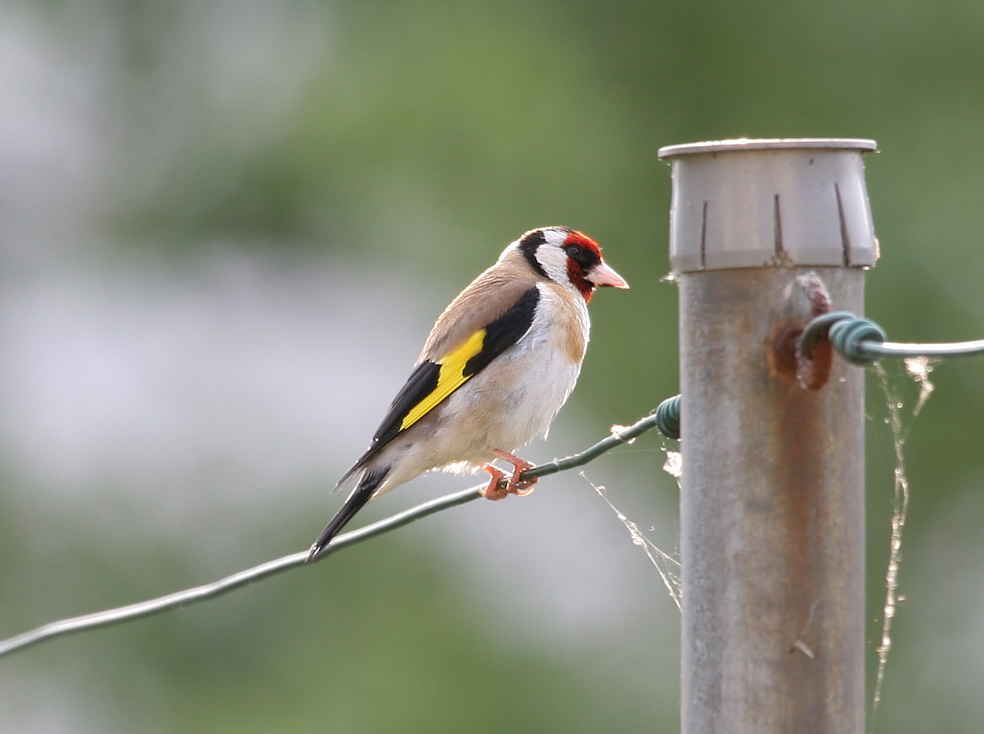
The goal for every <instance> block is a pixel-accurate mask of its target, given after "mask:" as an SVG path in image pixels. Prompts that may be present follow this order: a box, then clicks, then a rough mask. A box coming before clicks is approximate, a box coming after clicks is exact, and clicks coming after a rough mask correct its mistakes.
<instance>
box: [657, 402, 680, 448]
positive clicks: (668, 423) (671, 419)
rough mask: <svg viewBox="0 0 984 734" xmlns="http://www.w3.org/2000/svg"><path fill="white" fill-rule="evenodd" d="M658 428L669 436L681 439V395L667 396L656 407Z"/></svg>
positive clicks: (677, 439)
mask: <svg viewBox="0 0 984 734" xmlns="http://www.w3.org/2000/svg"><path fill="white" fill-rule="evenodd" d="M656 428H658V429H659V432H660V433H662V434H663V435H664V436H666V437H667V438H672V439H674V440H676V441H679V440H680V396H679V395H675V396H673V397H672V398H667V399H666V400H664V401H663V402H662V403H660V404H659V406H658V407H657V408H656Z"/></svg>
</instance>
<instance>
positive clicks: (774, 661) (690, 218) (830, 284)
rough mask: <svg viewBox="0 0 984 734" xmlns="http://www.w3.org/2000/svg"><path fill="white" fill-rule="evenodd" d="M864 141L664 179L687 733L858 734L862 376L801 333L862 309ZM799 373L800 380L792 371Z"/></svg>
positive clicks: (773, 146)
mask: <svg viewBox="0 0 984 734" xmlns="http://www.w3.org/2000/svg"><path fill="white" fill-rule="evenodd" d="M874 149H875V143H874V141H871V140H830V139H814V140H801V139H794V140H733V141H719V142H713V143H695V144H692V145H677V146H670V147H667V148H663V149H661V150H660V152H659V154H660V158H663V159H667V160H669V161H670V162H671V165H672V174H673V201H672V206H671V213H670V261H671V266H672V270H673V273H674V275H675V276H676V278H677V280H678V281H679V287H680V374H681V393H682V396H683V403H682V429H683V435H682V442H681V448H682V453H683V476H682V492H681V502H680V505H681V511H680V515H681V520H680V522H681V553H682V558H683V633H682V639H683V642H682V676H683V680H682V703H681V706H682V730H683V732H684V734H698V733H699V734H711V733H719V732H729V733H731V732H735V733H738V734H744V733H746V732H747V733H751V732H755V734H778V733H779V732H783V734H791V733H794V732H795V733H800V732H809V733H810V734H823V733H826V732H829V733H830V734H852V733H853V734H862V733H863V732H864V711H865V687H864V645H865V634H864V628H865V618H864V615H865V606H864V392H863V388H864V374H863V372H862V371H861V370H859V369H857V368H855V367H851V366H848V365H846V364H845V363H844V362H843V361H842V360H840V359H838V358H836V357H834V358H833V359H831V358H830V356H831V353H830V349H829V344H827V343H824V344H823V345H818V348H817V350H816V351H815V353H814V354H813V359H812V361H809V362H807V361H802V360H801V361H802V364H799V365H797V355H796V354H795V351H794V346H795V344H796V339H795V337H796V335H797V334H798V330H800V329H801V328H802V326H803V325H804V324H805V323H806V322H807V321H808V320H809V319H810V318H811V317H812V316H814V315H818V314H819V313H822V312H824V311H827V310H841V309H844V310H850V311H853V312H854V313H856V314H861V313H863V301H864V270H865V269H867V268H869V267H871V266H873V265H874V264H875V260H876V259H877V256H878V255H877V241H876V240H875V238H874V232H873V227H872V221H871V213H870V208H869V204H868V197H867V190H866V186H865V181H864V164H863V160H862V154H863V153H864V152H867V151H871V150H874ZM797 369H798V372H797Z"/></svg>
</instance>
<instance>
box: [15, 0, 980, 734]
mask: <svg viewBox="0 0 984 734" xmlns="http://www.w3.org/2000/svg"><path fill="white" fill-rule="evenodd" d="M982 38H984V5H982V4H981V3H979V2H976V1H974V0H961V1H959V2H953V1H947V0H943V1H942V2H938V3H932V4H930V3H925V2H916V1H914V0H893V1H892V2H888V1H887V0H876V1H875V2H868V3H858V2H843V0H834V1H833V2H827V3H823V4H806V3H802V4H794V3H787V2H754V3H733V2H723V1H716V2H708V3H700V4H696V3H689V2H679V1H676V2H616V3H602V2H597V0H595V1H581V2H546V1H544V2H537V3H530V2H511V1H500V2H495V3H482V2H477V3H450V2H432V1H426V0H425V1H423V2H407V3H387V2H376V1H372V0H362V1H361V2H353V1H350V0H345V1H340V2H334V3H330V2H319V1H318V0H281V2H278V3H273V2H265V1H264V0H241V1H238V2H232V1H230V0H215V1H212V2H208V3H201V2H191V1H190V0H173V1H172V2H166V3H162V2H156V1H153V2H152V1H151V0H142V1H131V0H115V1H113V0H104V1H100V0H81V1H80V2H71V3H69V2H59V1H57V0H50V1H48V2H37V1H36V0H6V1H5V2H4V3H2V4H0V256H2V262H3V267H2V269H0V283H2V288H0V399H2V405H3V411H2V413H0V479H2V487H3V491H2V493H0V599H2V605H0V636H8V635H13V634H16V633H18V632H21V631H23V630H25V629H28V628H30V627H33V626H35V625H38V624H40V623H43V622H47V621H51V620H54V619H58V618H62V617H65V616H72V615H76V614H81V613H85V612H90V611H96V610H99V609H103V608H106V607H110V606H115V605H120V604H125V603H129V602H132V601H137V600H141V599H144V598H148V597H151V596H156V595H159V594H163V593H166V592H170V591H174V590H177V589H180V588H184V587H187V586H191V585H194V584H199V583H203V582H206V581H209V580H212V579H214V578H217V577H218V576H220V575H224V574H226V573H230V572H232V571H235V570H238V569H241V568H244V567H246V566H249V565H253V564H255V563H259V562H261V561H264V560H267V559H269V558H273V557H275V556H279V555H283V554H286V553H289V552H294V551H297V550H300V549H302V548H305V547H307V545H308V544H309V543H310V541H311V540H312V539H313V537H314V536H315V535H316V533H317V532H318V531H319V530H320V529H321V527H322V525H323V524H324V522H325V521H326V520H327V518H328V517H329V516H330V514H331V512H332V511H333V510H334V508H335V507H337V504H338V502H339V501H340V500H339V498H338V497H334V496H331V495H330V494H329V492H328V489H329V487H330V486H331V485H332V484H333V483H334V481H335V478H336V477H337V476H338V475H339V474H340V473H341V472H342V471H344V469H345V468H347V466H348V464H349V463H351V461H352V460H353V459H354V458H355V457H356V456H357V455H358V453H359V452H360V451H361V450H362V449H363V448H364V445H365V444H366V442H367V440H368V438H369V436H370V435H371V433H372V431H373V429H374V428H375V426H376V423H377V421H378V419H379V418H380V417H381V415H382V412H383V410H384V409H385V407H386V405H387V404H388V402H389V400H390V398H391V397H392V395H393V394H394V392H395V390H396V389H397V388H398V387H399V386H400V385H401V384H402V381H403V379H404V378H405V376H406V374H407V370H408V369H409V367H410V365H411V363H412V362H413V360H414V359H415V357H416V354H417V351H418V349H419V346H420V343H421V341H422V339H423V336H424V335H425V334H426V332H427V329H428V328H429V326H430V324H431V322H432V320H433V318H434V317H435V316H436V315H437V313H438V312H439V311H440V309H441V308H443V306H444V305H445V303H446V302H447V301H448V300H449V299H450V298H451V297H452V296H453V295H454V294H455V293H456V292H457V291H458V290H459V289H460V288H461V287H462V286H463V285H464V284H465V283H466V282H468V280H470V279H471V278H472V277H473V276H474V275H475V274H476V273H477V272H478V271H479V270H481V269H482V268H484V267H486V266H487V265H488V264H489V263H491V262H492V260H493V259H494V258H495V257H496V256H497V254H498V253H499V251H500V250H501V249H502V247H504V246H505V245H506V244H507V243H508V242H510V241H511V240H512V239H515V238H516V237H517V236H518V235H519V234H520V233H522V232H523V231H524V230H526V229H528V228H531V227H534V226H539V225H545V224H567V225H570V226H573V227H577V228H579V229H583V230H584V231H586V232H588V233H589V234H590V235H592V236H593V237H595V238H596V239H598V240H599V241H600V242H601V243H602V244H603V245H604V246H605V247H606V255H607V257H608V260H609V262H610V263H611V264H612V265H613V266H614V267H615V268H616V269H617V270H618V271H619V272H620V273H622V274H623V275H624V276H625V277H626V278H628V280H629V281H630V282H631V283H632V286H633V287H632V290H630V291H628V292H611V291H606V292H604V293H601V294H600V295H599V296H598V297H597V298H596V299H595V301H594V303H593V304H592V310H593V320H594V331H593V336H592V347H591V350H590V353H589V355H588V359H587V362H586V364H585V368H584V372H583V374H582V378H581V382H580V384H579V386H578V390H577V391H576V393H575V395H574V397H573V398H572V400H571V402H570V404H569V405H568V407H567V408H565V409H564V411H563V412H562V413H561V415H560V417H559V418H558V420H557V422H556V423H555V428H554V430H553V432H552V433H551V436H550V440H549V441H548V442H546V443H543V442H538V443H536V444H534V445H533V446H531V447H530V448H529V450H528V451H527V452H526V453H527V455H528V456H529V457H530V458H532V459H534V460H542V459H547V458H551V457H553V456H555V455H564V454H567V453H570V452H572V451H574V450H576V449H579V448H581V447H583V446H586V445H587V444H588V443H590V442H592V441H594V440H595V439H596V438H599V437H600V436H602V435H603V434H605V433H606V431H607V430H608V427H609V426H610V425H611V424H613V423H627V422H630V421H632V420H634V419H636V418H637V417H639V416H640V415H642V414H644V413H646V412H648V411H649V410H650V409H652V408H653V407H654V406H655V405H656V404H657V403H658V402H659V401H660V400H661V399H662V398H663V397H666V396H669V395H672V394H674V393H675V392H676V386H677V384H678V376H677V367H676V364H677V350H676V343H677V338H676V318H677V313H676V292H675V289H674V287H673V286H672V285H669V284H667V283H665V282H662V281H661V278H662V277H663V276H664V275H665V273H666V271H667V255H666V252H667V228H668V223H667V213H668V207H669V194H670V177H669V170H668V168H667V167H666V166H665V165H664V164H662V163H659V162H658V161H657V159H656V149H657V148H658V147H659V146H662V145H668V144H673V143H684V142H693V141H698V140H707V139H717V138H725V137H739V136H750V137H796V136H824V137H871V138H875V139H876V140H877V141H878V143H879V146H880V150H881V153H879V154H877V155H870V156H868V157H867V166H868V187H869V192H870V194H871V199H872V208H873V212H874V219H875V226H876V229H877V232H878V235H879V238H880V240H881V245H882V260H881V262H880V264H879V265H878V267H877V268H876V269H875V270H873V271H872V273H871V274H870V277H869V279H868V283H869V299H868V304H869V305H868V310H869V314H870V315H872V316H873V317H875V318H876V319H877V320H878V321H879V322H880V323H881V324H882V325H883V326H884V327H885V328H886V329H887V330H888V333H889V335H890V337H892V338H895V339H898V340H903V341H905V340H923V341H935V340H948V339H969V338H978V337H981V336H982V335H984V316H982V314H984V288H982V287H981V278H982V273H984V248H981V247H980V246H979V237H978V234H977V233H978V232H980V231H981V230H982V229H984V206H982V203H984V148H982V146H981V145H980V133H981V130H982V129H984V94H982V93H981V91H982V88H984V43H982V40H981V39H982ZM982 375H984V360H981V359H979V358H975V359H970V360H966V361H955V362H950V363H947V364H943V365H938V366H937V368H936V370H935V372H934V373H933V375H932V378H933V381H934V383H935V386H936V392H935V394H934V395H933V397H932V399H931V401H930V402H929V404H928V405H927V407H926V408H925V409H924V410H923V412H922V414H921V415H920V416H919V417H918V419H915V420H912V419H908V418H907V422H906V425H907V427H908V428H909V429H910V434H909V437H908V441H907V443H906V447H905V448H906V459H907V463H908V471H909V478H910V481H911V485H912V502H911V514H910V517H909V522H908V524H907V526H906V530H905V540H904V549H903V553H904V560H903V566H902V571H901V589H900V592H901V593H902V594H903V595H904V597H905V602H904V603H903V605H902V607H901V608H900V610H899V613H898V617H897V620H896V624H895V633H894V648H893V651H892V656H891V660H890V663H889V667H888V670H887V674H886V682H885V690H884V700H883V703H882V705H881V706H880V708H879V710H878V712H877V715H876V717H875V718H874V721H873V730H874V731H875V732H888V731H893V732H894V731H905V732H922V731H928V730H934V731H947V732H976V731H979V729H980V721H981V720H982V719H984V697H982V696H981V695H980V688H981V685H980V681H981V680H984V640H982V632H981V630H984V612H982V609H984V604H982V603H981V602H982V601H984V599H982V594H984V563H982V561H984V542H982V541H981V533H980V530H979V525H980V520H981V518H984V493H982V492H981V488H982V484H984V450H982V447H984V438H982V432H981V430H980V416H981V415H982V413H984V391H982V390H981V389H980V384H981V378H982ZM869 383H870V384H871V385H872V390H871V392H870V394H869V403H868V410H869V414H870V415H871V421H870V432H869V433H870V435H869V448H868V456H869V467H870V469H869V471H870V476H869V498H870V502H869V514H868V522H869V528H870V530H869V538H870V542H869V554H868V568H869V575H870V586H869V610H870V611H869V629H870V641H869V651H868V658H869V661H871V663H872V665H871V668H870V669H871V671H872V673H873V670H874V666H873V664H874V661H875V652H874V650H875V647H876V645H877V642H878V634H879V633H878V629H879V623H878V617H879V615H880V607H881V604H882V600H883V598H884V581H883V579H884V571H885V565H886V561H887V549H888V530H889V518H890V513H891V498H892V469H893V464H894V457H893V448H892V441H891V438H890V435H889V432H888V430H887V428H886V427H885V425H884V423H883V420H884V417H885V407H884V405H885V400H884V398H883V397H881V394H880V392H879V390H878V387H877V381H876V380H875V379H874V378H873V377H869ZM892 385H893V389H895V390H897V391H901V392H902V393H903V400H904V402H905V404H906V407H905V410H906V411H907V412H908V411H910V410H911V407H912V405H913V398H914V395H915V389H914V387H913V386H912V385H911V384H909V383H907V382H906V380H905V378H904V377H902V376H900V375H898V374H896V375H895V376H894V377H893V381H892ZM663 460H664V453H663V442H662V441H661V440H660V439H659V438H657V437H656V436H653V435H649V436H646V437H644V438H642V439H639V440H638V441H637V442H636V444H635V445H633V446H631V447H626V448H623V449H620V450H618V451H615V452H613V453H612V454H610V455H608V456H607V457H605V458H604V459H602V460H599V461H597V462H595V463H593V464H591V465H590V466H589V467H587V468H586V471H585V474H586V476H585V477H580V476H578V475H577V474H576V473H573V472H572V473H568V474H565V475H562V476H560V477H557V478H552V479H551V480H549V481H545V482H543V483H542V485H541V487H540V489H539V490H538V491H537V492H536V493H535V494H534V495H533V496H532V497H530V498H529V499H527V500H523V501H517V500H508V501H506V502H504V503H500V504H497V505H492V504H491V503H473V504H471V505H468V506H466V507H464V508H459V509H457V510H454V511H451V512H446V513H443V514H441V515H438V516H436V517H432V518H429V519H427V520H425V521H423V522H421V523H418V524H416V525H414V526H411V527H409V528H407V529H405V530H402V531H400V532H398V533H395V534H392V535H389V536H387V537H385V538H383V539H379V540H376V541H374V542H372V543H369V544H365V545H361V546H358V547H357V548H354V549H351V550H348V551H345V552H344V553H340V554H339V555H337V556H335V557H334V558H333V559H330V560H328V561H327V562H325V563H322V564H319V565H318V566H316V567H312V568H308V569H304V570H301V571H299V572H295V573H292V574H289V575H288V576H285V577H281V578H276V579H272V580H268V581H265V582H263V583H261V584H257V585H255V586H252V587H249V588H247V589H245V590H243V591H240V592H237V593H235V594H233V595H231V596H228V597H225V598H223V599H220V600H217V601H214V602H211V603H208V604H205V605H203V606H198V607H193V608H190V609H187V610H184V611H180V612H175V613H171V614H169V615H166V616H164V617H159V618H155V619H151V620H146V621H140V622H136V623H133V624H131V625H127V626H123V627H119V628H114V629H109V630H104V631H99V632H95V633H92V634H87V635H84V636H80V637H75V638H71V639H64V640H59V641H56V642H53V643H50V644H49V645H45V646H43V647H39V648H36V649H33V650H30V651H27V652H24V653H22V654H18V655H16V656H14V657H11V658H9V659H5V660H2V661H0V730H2V731H4V732H28V733H33V732H44V733H45V734H51V733H54V734H57V733H59V732H72V733H76V732H78V733H88V732H100V733H101V734H105V733H106V732H131V731H140V732H146V733H149V734H156V733H158V732H179V731H180V732H226V731H229V732H233V731H234V732H237V734H244V733H247V732H269V731H272V730H274V729H276V730H281V731H289V732H324V731H331V732H382V731H401V732H417V731H421V732H423V731H426V732H461V731H468V732H498V731H507V730H508V731H529V732H541V731H568V732H599V731H604V732H619V731H675V730H678V728H679V715H678V710H677V709H678V696H679V635H678V629H679V613H678V611H677V609H676V607H675V606H674V605H673V603H672V601H671V600H670V599H669V597H668V595H667V593H666V592H665V590H664V589H663V586H662V582H661V581H660V579H659V577H658V575H657V574H656V571H655V569H653V567H652V566H651V565H649V563H648V561H647V560H646V558H645V557H644V556H643V554H642V553H641V552H640V551H639V549H638V548H636V547H635V546H633V545H632V543H631V541H630V538H629V536H628V533H627V532H626V530H625V528H624V527H623V526H622V524H621V523H620V522H619V521H618V520H617V519H616V517H615V515H614V514H613V513H612V512H611V510H610V509H609V508H608V506H607V505H606V504H605V503H604V502H603V501H602V500H601V498H599V497H598V496H597V494H596V493H595V491H594V489H592V483H594V484H595V485H604V486H605V487H606V488H607V493H608V497H609V498H610V499H611V500H612V501H613V502H614V503H615V505H617V506H618V507H619V508H620V509H622V510H623V511H624V512H625V513H626V514H627V515H628V516H629V518H630V519H632V520H633V521H635V522H636V523H637V524H638V525H639V526H640V528H642V529H643V530H644V531H645V532H646V533H647V535H648V537H649V538H650V539H651V540H652V541H653V542H654V543H656V544H657V545H659V546H660V547H661V548H662V549H663V550H664V551H667V552H669V553H672V552H674V551H675V550H676V548H677V535H678V527H677V521H676V513H677V499H678V498H677V488H676V485H675V483H674V482H673V480H672V479H670V478H669V477H668V476H666V475H665V474H663V473H662V472H661V471H660V467H661V465H662V463H663ZM460 486H462V480H460V479H458V480H455V479H453V478H448V477H443V476H440V477H433V478H428V479H423V480H418V481H417V482H414V483H413V484H412V485H410V486H408V487H407V488H405V489H401V490H400V491H399V492H395V493H393V494H392V495H389V496H387V497H386V498H384V499H383V500H381V501H380V502H378V503H374V505H373V506H372V507H370V508H369V509H368V510H367V511H366V513H365V514H366V516H367V519H371V518H377V517H381V516H383V515H386V514H390V513H392V512H395V511H397V510H398V509H402V508H404V507H406V506H408V505H409V504H411V503H413V502H415V501H418V500H422V499H424V498H427V497H432V496H436V495H437V494H439V493H441V492H444V491H449V490H451V489H455V488H458V487H460ZM872 678H873V676H872ZM869 699H870V696H869Z"/></svg>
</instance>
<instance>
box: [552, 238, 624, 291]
mask: <svg viewBox="0 0 984 734" xmlns="http://www.w3.org/2000/svg"><path fill="white" fill-rule="evenodd" d="M561 248H562V249H563V250H564V253H565V254H566V255H567V279H568V280H569V281H570V282H571V285H573V286H574V287H575V288H577V290H578V292H579V293H580V294H581V295H582V296H584V300H585V301H590V300H591V296H592V295H594V289H595V288H597V287H600V286H611V287H613V288H628V287H629V284H628V283H627V282H626V281H625V278H623V277H622V276H621V275H619V274H618V273H616V272H615V271H614V270H613V269H612V268H611V267H609V265H608V264H607V263H606V262H605V261H604V260H603V259H602V257H601V247H599V246H598V243H597V242H595V241H594V240H593V239H591V238H590V237H588V236H587V235H586V234H583V233H582V232H577V231H571V232H570V233H568V235H567V237H566V238H565V239H564V244H563V245H561Z"/></svg>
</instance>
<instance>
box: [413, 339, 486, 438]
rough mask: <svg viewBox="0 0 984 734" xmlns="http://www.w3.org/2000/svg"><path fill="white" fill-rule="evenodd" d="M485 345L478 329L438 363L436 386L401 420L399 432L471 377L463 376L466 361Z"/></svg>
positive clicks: (428, 411)
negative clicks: (439, 369)
mask: <svg viewBox="0 0 984 734" xmlns="http://www.w3.org/2000/svg"><path fill="white" fill-rule="evenodd" d="M484 344H485V329H479V330H478V331H476V332H475V333H474V334H472V335H471V336H470V337H468V339H467V340H466V341H465V342H464V343H463V344H461V346H459V347H457V348H455V349H454V350H452V351H451V352H449V353H448V355H447V356H446V357H445V358H444V359H442V360H441V361H440V365H441V371H440V372H439V374H438V376H437V386H436V387H435V388H434V389H433V390H432V391H431V392H430V393H429V394H428V395H427V396H426V397H424V399H423V400H421V401H420V402H419V403H417V404H416V405H415V406H413V408H412V409H411V410H410V412H408V413H407V414H406V416H405V417H404V418H403V422H402V423H400V430H401V431H405V430H406V429H407V428H409V427H410V426H412V425H413V424H414V423H416V422H417V421H419V420H420V419H421V418H423V417H424V416H425V415H427V414H428V413H430V412H431V411H432V410H433V409H434V408H436V407H437V406H438V405H440V404H441V402H442V401H443V400H444V399H445V398H447V397H448V395H450V394H451V393H453V392H454V391H455V390H457V389H458V388H459V387H461V386H462V385H464V384H465V382H466V381H467V380H468V378H469V377H471V375H466V374H465V365H466V364H468V360H470V359H471V358H472V357H474V356H475V355H476V354H478V353H479V352H481V351H482V347H483V346H484Z"/></svg>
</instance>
